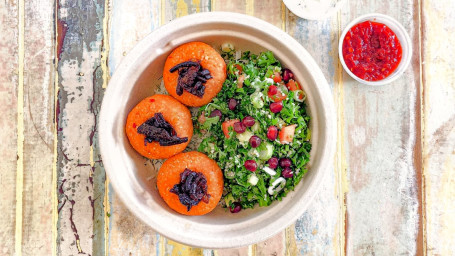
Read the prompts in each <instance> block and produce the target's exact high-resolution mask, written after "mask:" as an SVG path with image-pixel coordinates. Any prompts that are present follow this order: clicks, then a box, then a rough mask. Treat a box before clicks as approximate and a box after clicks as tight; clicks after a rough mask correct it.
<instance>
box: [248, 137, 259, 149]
mask: <svg viewBox="0 0 455 256" xmlns="http://www.w3.org/2000/svg"><path fill="white" fill-rule="evenodd" d="M250 145H251V147H253V148H257V147H259V145H261V138H259V137H258V136H256V135H253V136H251V138H250Z"/></svg>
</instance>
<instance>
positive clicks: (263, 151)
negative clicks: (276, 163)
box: [259, 142, 273, 160]
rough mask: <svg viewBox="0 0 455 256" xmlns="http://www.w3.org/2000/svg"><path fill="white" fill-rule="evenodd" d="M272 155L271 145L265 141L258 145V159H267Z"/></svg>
mask: <svg viewBox="0 0 455 256" xmlns="http://www.w3.org/2000/svg"><path fill="white" fill-rule="evenodd" d="M272 155H273V145H272V144H270V143H268V142H266V143H262V144H261V146H259V159H261V160H269V159H270V158H271V157H272Z"/></svg>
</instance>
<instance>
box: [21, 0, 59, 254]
mask: <svg viewBox="0 0 455 256" xmlns="http://www.w3.org/2000/svg"><path fill="white" fill-rule="evenodd" d="M54 5H55V3H54V1H36V0H32V1H26V2H25V34H26V35H27V36H26V37H25V38H24V40H25V42H24V44H25V48H24V50H25V52H24V56H25V59H24V101H25V102H24V109H23V111H24V139H25V140H24V192H23V202H24V204H23V234H22V236H23V237H22V254H23V255H51V254H52V244H53V243H54V242H53V239H52V236H53V222H52V217H53V216H52V214H53V212H52V210H53V207H52V206H53V205H52V200H50V199H51V198H52V190H53V189H55V188H53V183H52V174H53V172H52V166H53V164H54V147H53V144H54V134H53V131H54V63H53V61H52V60H53V58H54V47H53V46H54V41H53V33H52V31H54V16H53V15H54V13H53V11H54V7H55V6H54Z"/></svg>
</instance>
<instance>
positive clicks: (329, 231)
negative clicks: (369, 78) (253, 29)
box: [286, 12, 344, 255]
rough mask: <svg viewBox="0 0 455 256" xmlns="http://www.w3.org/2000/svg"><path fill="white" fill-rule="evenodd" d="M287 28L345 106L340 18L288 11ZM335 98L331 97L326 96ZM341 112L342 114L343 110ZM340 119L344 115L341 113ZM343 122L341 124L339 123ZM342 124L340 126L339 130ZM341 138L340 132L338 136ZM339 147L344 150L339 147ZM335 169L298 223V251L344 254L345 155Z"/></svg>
mask: <svg viewBox="0 0 455 256" xmlns="http://www.w3.org/2000/svg"><path fill="white" fill-rule="evenodd" d="M287 16H288V19H287V23H286V28H287V30H288V33H289V34H291V35H292V36H293V37H294V38H296V39H297V40H298V41H299V42H300V43H301V44H302V45H303V46H304V47H305V49H307V50H308V52H309V53H310V54H311V55H312V56H313V58H314V59H315V61H316V63H318V65H319V67H320V68H321V70H322V72H323V73H324V76H325V77H326V79H327V81H328V83H329V85H330V86H331V88H332V89H333V91H334V98H333V99H335V103H336V108H337V109H342V108H343V107H344V106H343V104H342V103H340V102H339V100H338V99H339V97H340V94H339V93H338V92H339V90H340V84H339V73H338V68H339V67H338V56H337V49H338V45H337V44H338V33H339V32H338V30H339V28H338V20H337V17H336V16H334V17H332V18H331V19H327V20H325V21H308V20H304V19H301V18H298V17H297V16H295V15H294V14H292V13H291V12H287ZM327 100H332V99H327ZM341 114H342V113H341ZM338 119H339V120H340V119H343V116H342V115H340V113H338ZM338 125H340V123H339V124H338ZM340 129H342V127H340V126H339V127H338V130H340ZM338 136H339V137H340V134H339V135H338ZM338 150H341V149H340V147H339V148H338ZM337 157H338V158H339V159H337V161H336V162H335V164H334V168H333V169H331V170H328V174H327V176H326V179H325V181H324V183H323V185H322V187H321V190H320V191H319V193H318V195H316V197H315V199H314V201H313V203H312V204H311V206H310V207H309V208H308V209H307V211H306V212H305V213H304V214H303V215H302V216H301V217H300V218H299V219H298V220H297V222H296V224H295V240H296V250H297V251H298V252H299V253H300V254H314V255H342V254H343V248H344V244H343V239H342V237H343V236H344V219H343V214H344V212H343V210H342V209H343V204H344V187H343V184H342V181H343V175H344V174H343V167H342V165H341V162H342V160H343V159H342V158H343V157H344V155H342V154H339V155H337Z"/></svg>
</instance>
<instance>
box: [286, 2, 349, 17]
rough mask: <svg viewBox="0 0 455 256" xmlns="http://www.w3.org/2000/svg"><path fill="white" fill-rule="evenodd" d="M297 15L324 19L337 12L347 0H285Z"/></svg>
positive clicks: (287, 5)
mask: <svg viewBox="0 0 455 256" xmlns="http://www.w3.org/2000/svg"><path fill="white" fill-rule="evenodd" d="M283 2H284V4H285V5H286V7H287V8H288V9H289V10H290V11H291V12H292V13H294V14H295V15H297V16H299V17H300V18H304V19H307V20H324V19H327V18H329V17H330V16H332V15H333V14H335V13H336V12H337V11H338V10H340V9H341V7H342V6H343V5H344V4H345V2H346V0H330V1H321V0H283Z"/></svg>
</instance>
